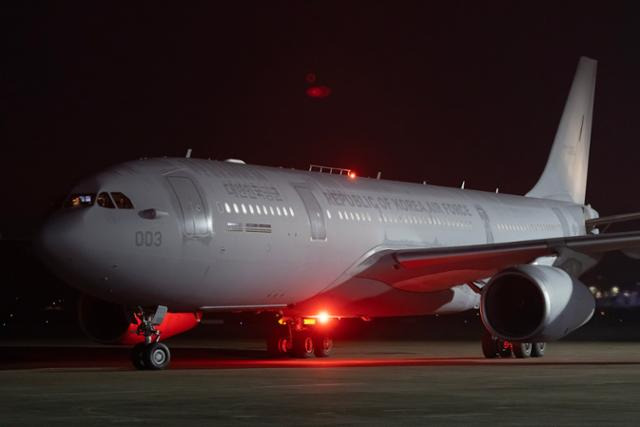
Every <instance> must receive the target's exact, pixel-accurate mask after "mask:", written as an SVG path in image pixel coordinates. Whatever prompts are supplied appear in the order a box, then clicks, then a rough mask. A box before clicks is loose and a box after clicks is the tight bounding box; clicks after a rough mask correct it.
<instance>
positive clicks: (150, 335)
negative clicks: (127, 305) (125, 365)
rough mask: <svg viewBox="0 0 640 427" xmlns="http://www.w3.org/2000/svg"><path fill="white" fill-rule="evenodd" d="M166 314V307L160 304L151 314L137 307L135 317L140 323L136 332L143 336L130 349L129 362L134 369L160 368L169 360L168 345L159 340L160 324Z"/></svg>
mask: <svg viewBox="0 0 640 427" xmlns="http://www.w3.org/2000/svg"><path fill="white" fill-rule="evenodd" d="M165 314H167V307H165V306H163V305H160V306H158V307H157V308H156V310H155V312H154V313H152V314H149V313H145V312H144V310H143V309H142V308H141V307H138V313H136V317H137V318H138V319H139V321H140V324H139V325H138V329H137V331H136V333H137V334H138V335H142V336H144V342H142V343H139V344H136V345H135V346H134V347H133V349H131V362H132V363H133V366H134V367H135V368H136V369H140V370H144V369H150V370H160V369H165V368H166V367H167V366H169V362H171V352H170V351H169V347H167V346H166V345H165V344H163V343H161V342H160V331H159V330H158V329H157V328H156V326H158V325H160V324H161V323H162V321H163V320H164V316H165Z"/></svg>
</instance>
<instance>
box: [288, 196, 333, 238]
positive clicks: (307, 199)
mask: <svg viewBox="0 0 640 427" xmlns="http://www.w3.org/2000/svg"><path fill="white" fill-rule="evenodd" d="M293 188H295V190H296V191H297V192H298V195H299V196H300V198H301V199H302V203H303V204H304V207H305V209H306V210H307V216H308V217H309V226H310V227H311V240H326V239H327V229H326V227H325V223H324V215H323V214H322V208H321V207H320V203H318V200H317V199H316V196H314V195H313V193H312V192H311V190H310V189H309V187H307V186H306V185H304V184H294V185H293Z"/></svg>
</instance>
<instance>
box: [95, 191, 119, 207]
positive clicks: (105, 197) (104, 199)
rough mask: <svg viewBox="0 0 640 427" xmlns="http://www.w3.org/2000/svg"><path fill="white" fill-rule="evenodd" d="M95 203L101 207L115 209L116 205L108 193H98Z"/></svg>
mask: <svg viewBox="0 0 640 427" xmlns="http://www.w3.org/2000/svg"><path fill="white" fill-rule="evenodd" d="M96 203H98V206H102V207H103V208H107V209H115V207H116V206H115V205H114V204H113V202H112V201H111V197H109V193H100V194H98V198H97V199H96Z"/></svg>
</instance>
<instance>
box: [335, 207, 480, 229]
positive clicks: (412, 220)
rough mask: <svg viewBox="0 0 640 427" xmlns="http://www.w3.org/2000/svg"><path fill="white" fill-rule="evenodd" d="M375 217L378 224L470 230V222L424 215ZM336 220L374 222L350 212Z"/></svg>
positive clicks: (383, 214)
mask: <svg viewBox="0 0 640 427" xmlns="http://www.w3.org/2000/svg"><path fill="white" fill-rule="evenodd" d="M327 217H328V218H329V219H331V211H329V210H327ZM374 217H377V221H378V222H380V223H389V224H414V225H436V226H445V227H455V228H471V222H470V221H454V220H451V219H448V218H438V217H435V216H434V217H431V216H426V215H406V214H386V213H378V214H377V215H375V214H374ZM338 219H341V220H344V221H364V222H372V221H375V220H374V219H373V218H372V216H371V214H369V212H351V211H340V210H339V211H338Z"/></svg>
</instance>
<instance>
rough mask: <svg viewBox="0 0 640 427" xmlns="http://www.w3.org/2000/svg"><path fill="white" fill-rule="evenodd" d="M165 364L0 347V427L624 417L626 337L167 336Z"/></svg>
mask: <svg viewBox="0 0 640 427" xmlns="http://www.w3.org/2000/svg"><path fill="white" fill-rule="evenodd" d="M168 344H170V345H171V348H172V358H173V360H172V364H171V368H170V369H168V370H166V371H153V372H151V371H135V370H134V369H133V368H132V367H131V366H130V363H129V360H128V349H126V348H121V347H104V346H95V345H87V344H84V343H74V342H70V343H62V344H61V343H57V342H56V343H51V342H50V343H45V344H43V343H24V342H3V343H2V344H0V352H1V353H2V354H1V355H0V425H10V426H18V425H68V424H70V423H77V424H81V425H105V424H119V425H123V424H126V425H136V424H155V425H176V424H185V423H188V424H189V425H213V424H215V425H256V424H260V425H295V426H299V425H329V424H331V425H519V426H523V425H524V426H527V425H535V426H538V425H637V424H638V420H639V419H640V406H639V405H638V397H639V396H640V343H635V342H631V343H629V342H625V343H616V342H613V343H611V342H606V343H605V342H558V343H552V344H550V345H549V346H548V348H547V354H546V356H545V357H544V358H541V359H497V360H487V359H484V358H482V357H481V352H480V347H479V346H480V344H479V343H477V342H418V341H412V342H398V341H386V342H381V341H376V342H371V341H362V342H359V341H351V342H338V343H336V346H335V349H334V356H332V357H331V358H328V359H308V360H296V359H270V358H268V357H267V356H266V353H265V352H264V350H263V347H262V343H261V342H258V341H225V342H223V341H216V342H209V343H203V342H200V341H198V342H189V341H176V342H174V343H172V342H171V340H169V341H168Z"/></svg>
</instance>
